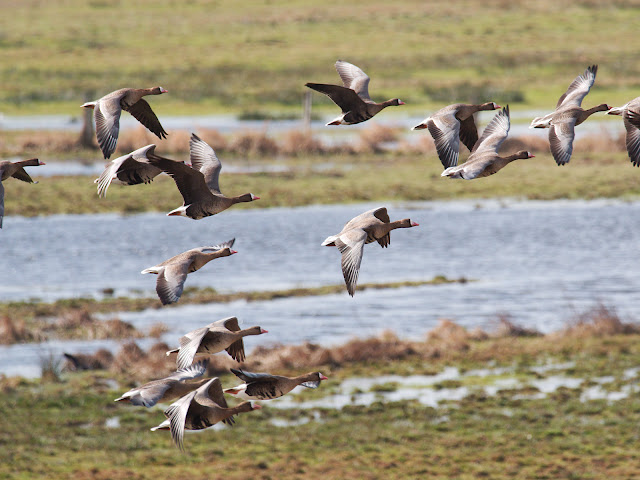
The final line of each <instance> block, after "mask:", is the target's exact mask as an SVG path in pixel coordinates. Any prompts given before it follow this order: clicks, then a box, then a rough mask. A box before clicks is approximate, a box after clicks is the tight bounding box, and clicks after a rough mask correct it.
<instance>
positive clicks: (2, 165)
mask: <svg viewBox="0 0 640 480" xmlns="http://www.w3.org/2000/svg"><path fill="white" fill-rule="evenodd" d="M39 165H45V163H44V162H41V161H40V160H38V159H37V158H30V159H29V160H20V161H17V162H10V161H9V160H4V161H1V162H0V228H2V219H3V218H4V186H3V185H2V182H4V181H5V180H6V179H7V178H9V177H13V178H17V179H18V180H22V181H23V182H27V183H38V182H34V181H33V179H32V178H31V177H30V176H29V174H28V173H27V171H26V170H25V169H24V167H37V166H39Z"/></svg>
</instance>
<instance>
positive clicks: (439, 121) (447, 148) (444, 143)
mask: <svg viewBox="0 0 640 480" xmlns="http://www.w3.org/2000/svg"><path fill="white" fill-rule="evenodd" d="M499 108H501V107H500V105H498V104H497V103H494V102H488V103H482V104H480V105H469V104H466V103H454V104H453V105H449V106H447V107H444V108H442V109H440V110H438V111H437V112H436V113H434V114H432V115H431V116H429V117H427V118H425V119H424V120H423V121H422V123H420V124H418V125H416V126H415V127H413V128H412V130H422V129H425V128H428V129H429V133H430V134H431V136H432V137H433V141H434V143H435V145H436V150H437V151H438V157H440V161H441V162H442V165H443V166H444V168H448V167H455V166H456V165H458V155H459V151H460V141H462V143H464V144H465V145H466V147H467V148H468V149H469V151H471V150H473V146H474V145H475V144H476V142H477V141H478V128H477V127H476V123H475V120H474V118H473V114H474V113H476V112H479V111H482V110H498V109H499Z"/></svg>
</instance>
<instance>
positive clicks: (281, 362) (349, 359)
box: [77, 305, 640, 378]
mask: <svg viewBox="0 0 640 480" xmlns="http://www.w3.org/2000/svg"><path fill="white" fill-rule="evenodd" d="M495 323H496V326H495V328H494V329H493V330H492V331H490V332H486V331H483V330H480V329H477V328H476V329H473V330H468V329H466V328H464V327H463V326H461V325H458V324H457V323H455V322H454V321H452V320H449V319H442V320H440V322H439V323H438V325H437V326H436V327H435V328H434V329H433V330H431V331H429V332H428V333H427V334H426V336H425V338H424V340H421V341H417V340H411V339H401V338H399V337H398V336H397V335H396V334H395V333H394V332H392V331H385V332H383V333H381V334H380V335H379V336H376V337H370V338H364V339H360V338H354V339H351V340H349V341H347V342H346V343H344V344H342V345H338V346H334V347H323V346H321V345H317V344H314V343H310V342H305V343H303V344H300V345H274V346H258V347H256V348H255V349H254V350H253V351H252V352H251V353H249V354H248V355H247V359H246V361H245V362H244V363H243V364H238V363H237V362H235V361H234V360H233V359H231V357H229V356H228V355H226V354H224V353H221V354H218V355H207V356H206V357H208V358H209V367H208V372H209V374H210V375H220V374H223V373H225V372H228V371H229V369H230V368H238V366H242V367H243V368H246V369H248V370H253V371H270V372H275V371H282V370H304V369H310V368H311V369H312V368H319V367H322V366H330V367H331V368H336V367H342V366H344V365H348V364H354V363H367V362H372V361H374V362H391V361H394V360H401V359H407V358H419V359H421V360H422V361H424V360H429V361H433V360H440V361H446V360H454V359H460V358H464V357H470V358H474V359H476V360H482V361H486V360H489V359H494V360H504V359H505V358H509V357H513V356H515V355H516V354H517V353H518V350H519V349H522V345H520V344H518V343H517V340H519V339H531V342H530V343H528V344H527V345H526V348H527V349H528V350H529V351H528V352H526V349H525V350H523V351H520V353H529V354H537V353H539V352H540V351H542V350H553V349H557V350H558V351H562V350H563V349H566V348H568V346H570V347H571V348H572V349H573V348H577V347H578V346H577V345H576V344H575V340H576V339H581V340H583V339H585V338H600V337H603V336H611V335H637V334H638V333H640V327H638V326H636V325H635V324H631V323H624V322H622V321H621V320H620V318H619V317H618V316H617V314H616V313H615V310H614V309H611V308H609V307H606V306H604V305H598V306H596V307H594V308H593V309H590V310H588V311H586V312H584V313H582V314H580V315H579V316H578V317H577V318H576V319H575V320H572V321H571V322H570V325H569V326H568V327H567V328H565V329H563V330H561V331H558V332H552V333H550V334H547V335H544V334H542V333H540V332H538V331H536V330H533V329H529V328H526V327H522V326H518V325H516V324H515V323H514V322H513V321H512V320H511V319H510V318H509V316H508V315H500V316H498V317H497V319H496V322H495ZM169 349H170V348H169V346H168V345H167V344H165V343H157V344H155V345H154V346H152V347H151V348H150V349H149V350H148V351H147V352H145V351H143V350H142V349H141V348H140V347H139V346H138V345H137V344H136V343H135V342H127V343H125V344H123V345H122V347H121V349H120V351H119V352H118V353H117V354H116V355H115V356H114V357H113V359H111V360H109V359H107V360H106V361H103V360H102V359H99V360H91V356H79V357H82V358H83V359H84V360H83V364H84V365H87V366H89V365H95V368H98V369H109V370H110V371H111V372H113V373H124V374H127V375H132V376H135V377H136V378H138V377H140V378H144V377H145V376H146V378H152V377H153V378H157V377H159V376H162V375H168V374H169V373H170V372H172V371H174V370H175V368H176V367H175V354H172V355H171V356H166V355H165V352H166V351H168V350H169ZM197 358H198V357H197ZM91 362H93V363H91ZM87 368H88V367H87ZM77 369H85V368H77Z"/></svg>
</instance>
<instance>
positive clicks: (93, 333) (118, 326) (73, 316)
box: [51, 309, 142, 340]
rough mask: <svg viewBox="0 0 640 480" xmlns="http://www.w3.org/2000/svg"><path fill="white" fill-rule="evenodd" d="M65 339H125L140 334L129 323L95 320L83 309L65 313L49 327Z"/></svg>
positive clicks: (113, 320)
mask: <svg viewBox="0 0 640 480" xmlns="http://www.w3.org/2000/svg"><path fill="white" fill-rule="evenodd" d="M51 327H52V328H55V330H56V331H57V332H58V333H59V336H61V337H65V338H79V337H80V338H85V339H89V340H95V339H100V340H102V339H107V338H116V339H125V338H140V337H141V336H142V333H140V332H139V331H138V330H136V328H135V327H134V326H133V325H131V324H130V323H127V322H123V321H122V320H120V319H118V318H113V319H109V320H103V321H101V320H96V319H95V318H93V316H92V315H91V313H89V311H87V310H85V309H79V310H72V311H69V312H67V313H65V314H64V315H63V316H62V317H61V318H60V319H58V321H57V322H56V324H54V325H52V326H51Z"/></svg>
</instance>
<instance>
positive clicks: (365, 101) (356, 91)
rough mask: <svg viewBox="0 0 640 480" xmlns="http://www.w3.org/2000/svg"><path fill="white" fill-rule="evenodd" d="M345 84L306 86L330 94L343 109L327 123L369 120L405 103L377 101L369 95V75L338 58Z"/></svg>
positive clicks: (351, 122) (350, 122) (339, 123)
mask: <svg viewBox="0 0 640 480" xmlns="http://www.w3.org/2000/svg"><path fill="white" fill-rule="evenodd" d="M335 67H336V70H337V71H338V75H340V78H341V79H342V83H343V85H344V86H340V85H326V84H323V83H307V84H305V86H306V87H309V88H311V89H312V90H315V91H317V92H320V93H324V94H325V95H328V96H329V98H330V99H331V100H333V102H334V103H335V104H336V105H338V106H339V107H340V108H341V109H342V115H340V116H339V117H338V118H336V119H335V120H333V121H331V122H329V123H327V125H353V124H355V123H361V122H364V121H366V120H369V119H370V118H371V117H373V116H374V115H376V114H378V113H380V111H381V110H382V109H384V108H386V107H389V106H398V105H404V102H402V101H400V100H399V99H397V98H393V99H391V100H387V101H385V102H382V103H376V102H374V101H373V100H371V97H369V80H370V78H369V76H368V75H367V74H366V73H364V72H363V71H362V70H361V69H360V68H358V67H356V66H355V65H353V64H351V63H348V62H344V61H342V60H338V61H337V62H336V64H335Z"/></svg>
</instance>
